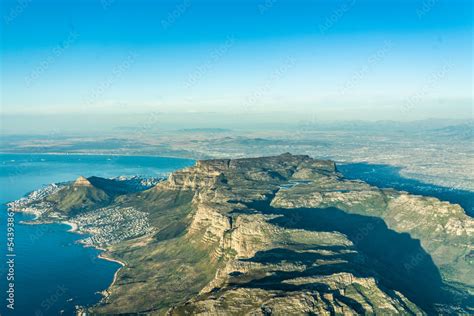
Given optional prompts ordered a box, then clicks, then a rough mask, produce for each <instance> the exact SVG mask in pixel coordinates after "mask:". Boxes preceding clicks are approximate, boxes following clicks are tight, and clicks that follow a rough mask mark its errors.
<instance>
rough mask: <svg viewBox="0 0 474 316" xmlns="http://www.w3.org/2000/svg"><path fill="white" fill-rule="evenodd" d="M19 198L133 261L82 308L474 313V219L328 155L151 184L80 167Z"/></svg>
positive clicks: (191, 172)
mask: <svg viewBox="0 0 474 316" xmlns="http://www.w3.org/2000/svg"><path fill="white" fill-rule="evenodd" d="M133 183H135V184H136V183H137V180H135V182H133ZM10 207H11V208H12V209H14V210H16V211H28V212H32V213H34V214H36V216H37V218H36V220H35V221H37V222H51V221H53V222H58V221H67V222H69V223H71V224H73V225H74V226H75V227H77V232H79V233H81V232H84V233H88V234H89V236H90V237H87V238H85V239H84V240H83V243H85V244H87V245H91V246H95V247H98V248H101V249H104V251H105V253H104V254H103V255H104V256H106V257H107V258H110V259H113V260H117V261H119V262H121V263H123V264H124V266H123V267H122V268H121V269H120V270H119V271H118V273H117V274H116V277H115V280H114V283H113V284H112V285H111V286H110V288H109V289H107V290H106V291H105V293H104V298H103V299H102V301H101V302H99V303H98V304H97V305H95V306H87V307H84V308H83V309H81V310H80V311H78V313H79V314H81V313H83V312H87V313H88V315H89V314H91V313H92V314H147V315H148V314H149V315H164V314H169V315H185V314H202V315H211V314H212V315H215V314H219V315H244V314H251V315H272V314H273V315H295V314H299V315H301V314H307V315H310V314H317V315H334V314H380V315H390V314H392V315H393V314H416V315H424V314H472V313H474V300H473V293H474V279H473V277H472V275H474V261H473V258H474V251H473V245H474V221H473V219H472V218H471V217H469V216H467V215H466V214H465V212H464V210H463V209H462V208H461V207H460V206H459V205H455V204H450V203H448V202H443V201H440V200H438V199H436V198H432V197H426V196H415V195H410V194H408V193H406V192H399V191H396V190H393V189H382V188H378V187H374V186H370V185H368V184H366V183H364V182H362V181H357V180H348V179H345V178H344V175H343V174H341V173H339V172H338V170H337V166H336V165H335V163H334V162H332V161H328V160H316V159H313V158H311V157H309V156H303V155H298V156H296V155H291V154H282V155H279V156H272V157H261V158H244V159H217V160H202V161H198V162H197V163H196V164H195V166H193V167H190V168H186V169H183V170H180V171H177V172H174V173H172V174H171V175H170V176H169V177H168V178H167V179H166V180H162V181H155V182H148V185H143V186H139V185H131V184H130V182H127V181H120V180H118V179H103V178H98V177H90V178H87V179H86V178H83V177H80V178H79V179H77V180H76V181H74V182H70V183H65V184H58V185H52V186H49V187H47V188H45V189H43V190H42V191H39V192H35V193H34V194H33V196H31V195H30V196H29V197H27V198H24V199H22V200H20V201H16V202H13V203H11V204H10Z"/></svg>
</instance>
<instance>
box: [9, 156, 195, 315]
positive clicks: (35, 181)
mask: <svg viewBox="0 0 474 316" xmlns="http://www.w3.org/2000/svg"><path fill="white" fill-rule="evenodd" d="M191 164H193V161H192V160H188V159H175V158H160V157H118V156H92V155H37V154H31V155H28V154H18V155H17V154H1V155H0V187H1V191H0V204H1V205H0V250H1V254H2V264H1V266H0V279H1V282H0V287H1V288H0V291H1V301H0V315H5V316H6V315H35V316H41V315H60V314H61V312H62V313H63V314H64V315H73V313H74V306H75V305H89V304H94V303H96V302H97V301H98V300H99V299H100V298H101V296H100V295H99V294H97V291H101V290H104V289H106V288H107V287H108V286H109V285H110V283H111V282H112V279H113V275H114V273H115V271H117V269H118V268H119V267H120V266H119V265H118V264H117V263H114V262H110V261H105V260H101V259H98V258H97V255H98V254H99V251H98V250H96V249H93V248H84V247H82V246H81V245H80V244H77V243H76V241H77V240H78V239H80V238H81V236H80V235H77V234H73V233H69V232H67V230H68V229H69V228H70V227H68V226H66V225H62V224H50V225H24V224H20V222H21V221H22V220H27V219H30V218H31V216H30V215H25V214H20V213H16V214H15V249H14V250H15V251H14V253H15V255H16V256H15V257H14V259H15V267H14V269H15V280H14V289H15V297H14V299H15V305H14V307H15V309H14V310H13V311H12V310H10V309H8V308H7V301H6V298H7V293H6V291H7V284H8V283H9V282H8V281H7V276H8V271H7V265H6V261H7V259H8V258H7V257H6V254H7V248H6V245H7V240H6V223H7V214H6V206H5V203H7V202H9V201H12V200H15V199H18V198H20V197H22V196H24V195H25V194H26V193H28V192H30V191H32V190H35V189H38V188H40V187H41V186H43V185H47V184H49V183H53V182H62V181H69V180H73V179H75V178H77V177H78V176H80V175H83V176H86V177H87V176H92V175H96V176H102V177H114V176H120V175H130V176H132V175H137V174H138V175H144V176H160V175H166V174H168V173H169V172H171V171H173V170H177V169H180V168H183V167H186V166H189V165H191Z"/></svg>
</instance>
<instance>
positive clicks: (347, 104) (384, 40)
mask: <svg viewBox="0 0 474 316" xmlns="http://www.w3.org/2000/svg"><path fill="white" fill-rule="evenodd" d="M0 1H1V18H2V21H1V36H2V37H1V56H0V58H1V59H0V60H1V69H0V71H1V94H2V96H1V103H2V104H1V105H2V116H3V120H2V121H3V124H8V120H9V118H13V117H14V118H18V117H22V116H23V117H30V119H34V118H35V117H44V116H51V117H54V115H63V116H64V115H65V116H68V115H69V116H71V117H75V116H76V115H83V116H91V115H102V116H108V115H110V116H116V115H125V116H126V115H130V114H142V115H147V114H150V113H174V114H176V115H187V114H192V115H196V114H199V113H203V115H205V113H214V114H215V113H222V114H223V115H252V114H262V113H263V114H265V115H268V116H269V117H271V115H273V114H275V115H280V116H281V115H282V113H288V117H290V116H291V117H308V116H311V117H316V118H318V119H323V120H325V119H327V120H337V119H343V120H347V119H360V120H385V119H393V120H417V119H427V118H446V119H469V118H472V109H473V105H472V100H473V95H472V89H473V84H472V83H473V80H472V56H473V52H472V41H473V33H472V13H473V8H472V1H468V0H466V1H461V0H398V1H390V0H385V1H384V0H378V1H375V0H372V1H368V0H333V1H329V0H327V1H318V0H311V1H298V0H296V1H295V0H293V1H290V0H241V1H234V0H229V1H217V0H216V1H204V0H202V1H200V0H178V1H166V0H164V1H151V0H150V1H143V0H134V1H132V0H70V1H46V0H16V1H11V0H0Z"/></svg>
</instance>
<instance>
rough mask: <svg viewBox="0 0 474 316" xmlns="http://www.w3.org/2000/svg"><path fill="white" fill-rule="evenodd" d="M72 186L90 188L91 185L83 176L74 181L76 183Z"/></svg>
mask: <svg viewBox="0 0 474 316" xmlns="http://www.w3.org/2000/svg"><path fill="white" fill-rule="evenodd" d="M74 186H75V187H91V186H92V184H91V183H90V181H89V180H87V178H85V177H83V176H80V177H79V178H77V179H76V181H75V182H74Z"/></svg>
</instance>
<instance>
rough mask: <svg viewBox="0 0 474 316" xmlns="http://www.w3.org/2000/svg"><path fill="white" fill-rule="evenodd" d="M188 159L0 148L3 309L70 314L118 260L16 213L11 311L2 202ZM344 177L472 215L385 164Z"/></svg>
mask: <svg viewBox="0 0 474 316" xmlns="http://www.w3.org/2000/svg"><path fill="white" fill-rule="evenodd" d="M192 164H193V160H189V159H176V158H160V157H126V156H94V155H38V154H31V155H28V154H18V155H17V154H0V187H1V191H0V204H1V205H0V229H1V230H0V250H1V253H2V257H3V258H2V264H1V266H0V279H1V282H0V287H1V288H0V291H1V293H2V295H1V302H0V304H1V305H0V314H1V315H36V316H41V315H59V314H61V312H63V314H64V315H72V313H73V311H74V306H75V305H89V304H94V303H96V302H97V301H98V300H99V299H100V295H99V294H97V291H101V290H104V289H106V288H107V287H108V286H109V284H110V283H111V281H112V279H113V275H114V273H115V271H117V269H118V268H119V265H118V264H116V263H114V262H109V261H104V260H101V259H98V258H97V255H98V254H99V251H98V250H95V249H92V248H84V247H82V246H81V245H79V244H77V243H76V241H77V240H78V239H80V238H81V236H79V235H77V234H72V233H69V232H67V230H68V229H69V227H68V226H66V225H61V224H50V225H24V224H20V221H22V220H25V219H29V218H31V217H30V216H29V215H24V214H16V215H15V254H16V257H15V282H14V283H15V310H14V311H11V310H9V309H7V308H6V304H7V301H6V290H7V282H6V277H7V270H6V264H5V262H6V260H7V258H6V257H5V254H6V253H7V252H6V221H7V215H6V212H5V210H6V207H5V203H6V202H8V201H12V200H15V199H18V198H20V197H22V196H23V195H25V194H26V193H28V192H30V191H32V190H35V189H37V188H39V187H41V186H43V185H46V184H49V183H53V182H61V181H69V180H73V179H75V178H77V177H78V176H80V175H83V176H86V177H88V176H92V175H96V176H102V177H114V176H119V175H130V176H131V175H143V176H160V175H166V174H168V173H169V172H171V171H173V170H177V169H180V168H183V167H186V166H189V165H192ZM338 170H339V171H341V172H342V173H343V174H344V176H345V177H346V178H348V179H361V180H364V181H367V182H368V183H370V184H373V185H376V186H379V187H392V188H395V189H399V190H405V191H408V192H410V193H414V194H423V195H430V196H435V197H438V198H440V199H441V200H445V201H449V202H453V203H459V204H460V205H461V206H463V207H464V208H465V209H466V211H467V212H468V213H469V214H471V216H472V214H473V200H474V199H473V198H474V192H470V191H462V190H453V189H449V188H443V187H440V186H435V185H431V184H425V183H423V182H420V181H417V180H412V179H406V178H403V177H401V176H400V174H399V169H398V168H395V167H391V166H386V165H371V164H340V165H338Z"/></svg>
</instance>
